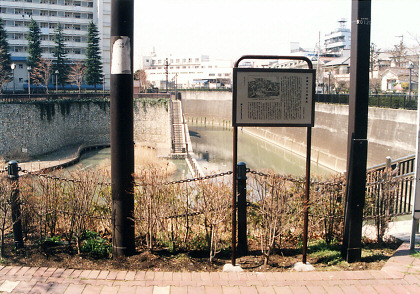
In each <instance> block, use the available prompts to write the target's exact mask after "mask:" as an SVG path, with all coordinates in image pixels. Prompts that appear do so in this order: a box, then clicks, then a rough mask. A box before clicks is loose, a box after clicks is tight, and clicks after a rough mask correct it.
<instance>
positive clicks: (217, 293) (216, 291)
mask: <svg viewBox="0 0 420 294" xmlns="http://www.w3.org/2000/svg"><path fill="white" fill-rule="evenodd" d="M171 290H172V289H171ZM204 292H205V293H206V294H223V291H222V286H205V287H204ZM241 293H242V292H241ZM171 294H172V292H171ZM243 294H245V293H243Z"/></svg>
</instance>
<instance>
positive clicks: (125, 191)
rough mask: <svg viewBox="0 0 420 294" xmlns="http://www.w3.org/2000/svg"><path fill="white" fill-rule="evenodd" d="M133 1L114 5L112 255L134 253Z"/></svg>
mask: <svg viewBox="0 0 420 294" xmlns="http://www.w3.org/2000/svg"><path fill="white" fill-rule="evenodd" d="M133 24H134V0H112V2H111V87H110V88H111V93H110V94H111V182H112V184H111V189H112V229H113V236H112V254H113V257H114V258H117V257H120V256H129V255H133V254H134V253H135V243H134V176H133V174H134V139H133V125H134V123H133V117H134V114H133V31H134V29H133Z"/></svg>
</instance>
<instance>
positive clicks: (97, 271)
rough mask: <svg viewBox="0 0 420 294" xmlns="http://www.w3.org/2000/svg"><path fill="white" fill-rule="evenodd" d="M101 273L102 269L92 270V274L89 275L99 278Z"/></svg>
mask: <svg viewBox="0 0 420 294" xmlns="http://www.w3.org/2000/svg"><path fill="white" fill-rule="evenodd" d="M100 273H101V271H100V270H93V271H91V272H90V274H89V275H88V278H89V279H97V278H98V276H99V274H100Z"/></svg>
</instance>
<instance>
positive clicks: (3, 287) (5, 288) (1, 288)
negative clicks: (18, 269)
mask: <svg viewBox="0 0 420 294" xmlns="http://www.w3.org/2000/svg"><path fill="white" fill-rule="evenodd" d="M19 283H20V281H9V280H5V281H4V282H3V283H1V284H0V292H9V293H10V292H12V291H13V290H14V289H15V288H16V287H17V286H18V285H19Z"/></svg>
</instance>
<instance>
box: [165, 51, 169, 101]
mask: <svg viewBox="0 0 420 294" xmlns="http://www.w3.org/2000/svg"><path fill="white" fill-rule="evenodd" d="M165 74H166V93H168V78H169V61H168V58H166V60H165Z"/></svg>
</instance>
